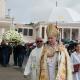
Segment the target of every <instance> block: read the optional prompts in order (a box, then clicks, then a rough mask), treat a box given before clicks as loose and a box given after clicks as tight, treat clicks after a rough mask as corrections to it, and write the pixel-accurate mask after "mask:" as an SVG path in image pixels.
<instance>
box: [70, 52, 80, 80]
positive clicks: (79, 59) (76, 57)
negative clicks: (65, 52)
mask: <svg viewBox="0 0 80 80" xmlns="http://www.w3.org/2000/svg"><path fill="white" fill-rule="evenodd" d="M71 60H72V63H73V65H74V64H80V53H79V54H78V53H76V52H74V53H72V54H71ZM73 70H74V69H73ZM73 80H80V70H79V72H76V73H74V74H73Z"/></svg>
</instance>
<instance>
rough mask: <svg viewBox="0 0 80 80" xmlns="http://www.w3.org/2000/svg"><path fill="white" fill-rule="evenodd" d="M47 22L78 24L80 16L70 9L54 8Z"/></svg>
mask: <svg viewBox="0 0 80 80" xmlns="http://www.w3.org/2000/svg"><path fill="white" fill-rule="evenodd" d="M48 21H49V22H56V21H57V22H67V23H68V22H79V21H80V14H79V13H78V12H76V11H75V10H72V9H70V8H63V7H55V8H53V11H52V12H51V14H50V16H49V19H48Z"/></svg>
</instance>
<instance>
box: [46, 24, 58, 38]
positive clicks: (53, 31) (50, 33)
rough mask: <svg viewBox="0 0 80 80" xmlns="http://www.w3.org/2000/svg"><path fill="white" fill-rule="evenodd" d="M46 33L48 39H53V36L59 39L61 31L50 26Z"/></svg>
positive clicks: (54, 26)
mask: <svg viewBox="0 0 80 80" xmlns="http://www.w3.org/2000/svg"><path fill="white" fill-rule="evenodd" d="M46 33H47V36H48V37H51V36H55V37H57V36H58V35H59V29H58V28H57V26H56V25H54V24H49V25H48V26H47V29H46Z"/></svg>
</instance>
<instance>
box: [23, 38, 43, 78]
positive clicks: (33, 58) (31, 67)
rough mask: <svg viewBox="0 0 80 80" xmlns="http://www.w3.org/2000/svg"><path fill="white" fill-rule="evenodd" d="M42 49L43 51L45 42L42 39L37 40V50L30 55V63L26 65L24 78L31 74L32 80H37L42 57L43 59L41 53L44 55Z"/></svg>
mask: <svg viewBox="0 0 80 80" xmlns="http://www.w3.org/2000/svg"><path fill="white" fill-rule="evenodd" d="M42 49H43V40H42V38H40V37H37V38H36V48H35V49H33V50H32V52H31V53H30V56H29V59H28V62H27V64H26V67H25V71H24V76H26V75H28V76H29V74H30V72H31V74H30V75H31V78H32V79H31V80H37V79H36V78H37V75H36V74H37V73H36V71H37V70H38V68H39V61H40V57H41V53H42Z"/></svg>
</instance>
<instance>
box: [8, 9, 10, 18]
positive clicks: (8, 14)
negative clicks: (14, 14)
mask: <svg viewBox="0 0 80 80" xmlns="http://www.w3.org/2000/svg"><path fill="white" fill-rule="evenodd" d="M10 11H11V9H8V16H9V17H10Z"/></svg>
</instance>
